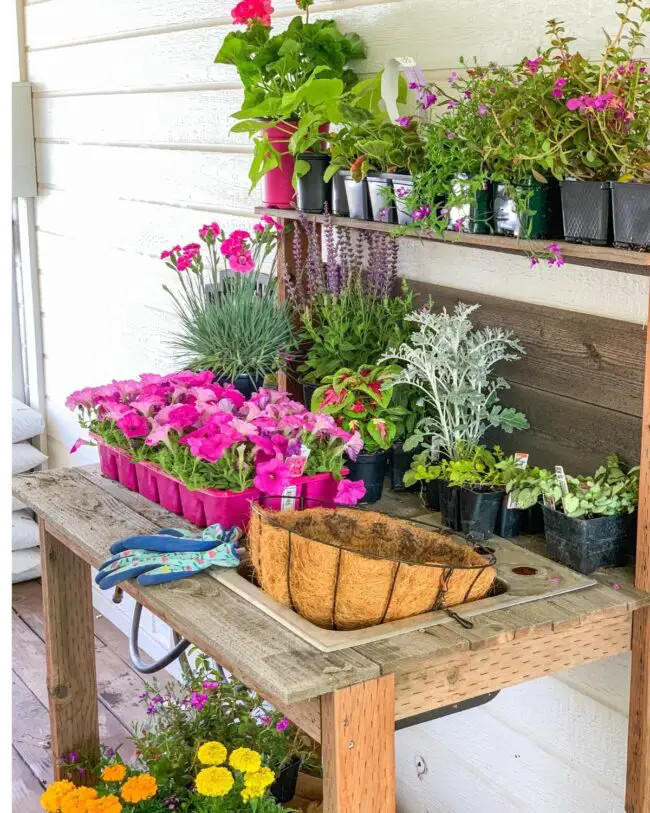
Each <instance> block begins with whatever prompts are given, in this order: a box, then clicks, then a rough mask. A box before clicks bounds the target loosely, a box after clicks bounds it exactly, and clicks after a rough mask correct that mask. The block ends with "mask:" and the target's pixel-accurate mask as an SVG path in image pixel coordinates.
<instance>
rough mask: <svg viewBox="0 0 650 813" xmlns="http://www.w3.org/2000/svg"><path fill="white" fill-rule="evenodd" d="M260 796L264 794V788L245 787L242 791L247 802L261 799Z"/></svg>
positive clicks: (242, 795)
mask: <svg viewBox="0 0 650 813" xmlns="http://www.w3.org/2000/svg"><path fill="white" fill-rule="evenodd" d="M260 796H264V788H256V789H254V790H251V789H250V788H243V789H242V792H241V797H242V799H243V800H244V801H245V802H249V801H250V800H251V799H259V798H260Z"/></svg>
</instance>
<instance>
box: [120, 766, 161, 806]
mask: <svg viewBox="0 0 650 813" xmlns="http://www.w3.org/2000/svg"><path fill="white" fill-rule="evenodd" d="M157 791H158V783H157V782H156V780H155V779H154V778H153V776H151V775H150V774H148V773H143V774H140V775H139V776H132V777H131V778H130V779H127V780H126V782H125V783H124V784H123V785H122V787H121V788H120V796H121V797H122V798H123V799H124V801H125V802H131V803H132V804H136V803H137V802H143V801H145V799H153V797H154V796H155V795H156V793H157Z"/></svg>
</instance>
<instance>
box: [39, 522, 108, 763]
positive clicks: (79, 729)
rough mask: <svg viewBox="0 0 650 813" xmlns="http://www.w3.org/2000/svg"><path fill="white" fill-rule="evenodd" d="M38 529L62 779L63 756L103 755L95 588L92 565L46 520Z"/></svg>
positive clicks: (54, 735)
mask: <svg viewBox="0 0 650 813" xmlns="http://www.w3.org/2000/svg"><path fill="white" fill-rule="evenodd" d="M39 526H40V538H41V571H42V576H41V578H42V583H43V618H44V621H45V651H46V656H47V692H48V698H49V708H50V728H51V739H52V763H53V767H54V778H55V779H60V778H62V777H63V776H64V775H66V774H67V773H68V772H67V771H66V770H65V768H62V767H61V766H60V765H59V760H60V758H61V757H62V756H63V755H64V754H68V753H70V752H71V751H76V752H77V753H78V754H79V755H81V756H83V757H84V758H86V757H87V758H89V759H92V760H95V759H96V757H97V756H98V755H99V722H98V718H97V682H96V674H95V634H94V623H93V604H92V583H91V573H90V565H87V564H86V563H85V562H84V561H83V560H82V559H80V558H79V557H78V556H75V554H74V553H72V551H71V550H70V549H69V548H67V547H66V546H65V545H63V544H62V543H61V542H60V541H59V540H58V539H57V538H56V537H55V536H53V535H52V534H51V533H50V532H49V530H48V529H47V528H46V527H45V524H44V523H43V521H42V520H41V521H39Z"/></svg>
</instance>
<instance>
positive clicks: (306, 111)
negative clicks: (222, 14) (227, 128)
mask: <svg viewBox="0 0 650 813" xmlns="http://www.w3.org/2000/svg"><path fill="white" fill-rule="evenodd" d="M312 4H313V0H300V2H299V8H300V9H301V10H303V11H305V12H306V18H305V21H303V19H302V17H300V16H298V17H294V18H293V19H292V20H291V22H290V23H289V25H288V27H287V28H286V30H285V31H283V32H282V33H280V34H276V35H274V36H272V34H271V12H272V8H271V5H270V2H269V0H243V2H240V3H238V4H237V5H236V6H235V8H234V9H233V11H232V17H233V22H234V23H235V24H236V25H244V26H246V30H245V31H237V32H231V33H229V34H228V35H227V36H226V38H225V39H224V42H223V45H222V46H221V48H220V50H219V53H218V54H217V56H216V57H215V62H218V63H221V64H226V65H234V66H235V67H236V68H237V71H238V73H239V76H240V79H241V81H242V83H243V85H244V103H243V105H242V107H241V109H240V110H238V111H237V112H236V113H234V114H233V117H234V118H236V119H238V120H239V121H238V124H236V125H235V126H234V128H233V132H246V133H249V134H250V135H251V136H252V135H253V134H255V133H259V136H258V137H257V138H255V141H254V153H253V161H252V164H251V170H250V174H249V177H250V180H251V184H252V186H255V185H256V184H257V183H258V182H259V181H260V180H261V179H262V178H264V189H263V195H262V197H263V202H264V205H265V206H272V207H277V208H281V209H288V208H290V207H291V204H292V202H293V197H294V183H295V161H294V155H297V154H299V153H302V152H306V151H307V148H306V146H305V145H306V144H307V143H308V142H303V143H302V146H301V140H302V139H303V136H305V135H306V134H309V135H310V138H311V136H312V135H313V129H314V126H315V125H316V122H318V124H317V125H316V126H317V127H320V129H321V131H322V133H323V135H324V134H325V133H326V132H327V130H328V129H329V121H330V120H331V119H334V120H337V119H338V116H339V114H338V109H339V108H338V102H339V100H340V99H341V97H342V95H343V93H344V92H345V91H346V90H349V88H350V87H352V86H353V85H354V84H355V83H356V80H357V77H356V74H355V73H354V71H353V70H351V69H350V67H349V63H350V62H352V61H354V60H358V59H363V58H364V57H365V47H364V45H363V42H362V41H361V39H360V37H359V36H358V35H356V34H343V33H341V31H340V30H339V28H338V26H337V24H336V22H335V21H334V20H318V21H317V22H313V23H310V22H309V7H310V6H311V5H312ZM292 140H293V143H292V149H290V148H289V143H290V141H292ZM303 160H304V159H303ZM301 171H302V172H303V174H304V172H305V171H306V169H305V167H304V166H303V167H302V168H301Z"/></svg>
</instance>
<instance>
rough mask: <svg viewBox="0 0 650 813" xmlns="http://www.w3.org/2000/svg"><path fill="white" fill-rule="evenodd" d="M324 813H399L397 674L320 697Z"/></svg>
mask: <svg viewBox="0 0 650 813" xmlns="http://www.w3.org/2000/svg"><path fill="white" fill-rule="evenodd" d="M321 709H322V711H321V726H322V741H321V744H322V752H323V780H324V782H323V795H324V813H395V676H394V675H387V676H386V677H381V678H377V679H375V680H367V681H365V683H359V684H357V685H356V686H350V687H349V688H347V689H339V690H338V691H336V692H332V693H331V694H328V695H324V696H323V697H322V698H321Z"/></svg>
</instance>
